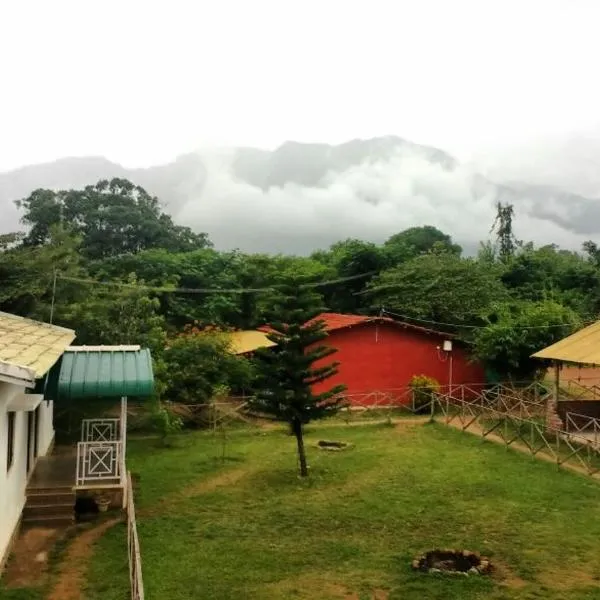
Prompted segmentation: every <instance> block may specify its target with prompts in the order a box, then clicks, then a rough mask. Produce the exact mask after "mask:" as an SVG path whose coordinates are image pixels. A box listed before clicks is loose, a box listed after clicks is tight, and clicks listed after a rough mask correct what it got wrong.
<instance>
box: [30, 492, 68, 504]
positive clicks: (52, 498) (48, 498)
mask: <svg viewBox="0 0 600 600" xmlns="http://www.w3.org/2000/svg"><path fill="white" fill-rule="evenodd" d="M69 503H70V504H71V505H72V506H75V494H74V493H73V492H60V491H59V492H45V493H42V494H40V493H34V494H32V493H31V492H28V493H27V502H26V506H39V505H47V504H69Z"/></svg>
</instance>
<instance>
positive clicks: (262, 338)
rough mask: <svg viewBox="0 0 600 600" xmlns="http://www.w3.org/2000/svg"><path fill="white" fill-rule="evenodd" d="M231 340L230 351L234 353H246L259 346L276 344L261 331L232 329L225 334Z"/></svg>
mask: <svg viewBox="0 0 600 600" xmlns="http://www.w3.org/2000/svg"><path fill="white" fill-rule="evenodd" d="M227 335H228V336H229V339H230V341H231V351H232V352H233V353H234V354H247V353H248V352H254V351H255V350H258V349H259V348H271V347H272V346H276V344H275V342H272V341H271V340H270V339H268V338H267V334H266V333H263V332H262V331H254V330H250V331H233V332H231V333H228V334H227Z"/></svg>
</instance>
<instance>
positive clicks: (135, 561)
mask: <svg viewBox="0 0 600 600" xmlns="http://www.w3.org/2000/svg"><path fill="white" fill-rule="evenodd" d="M125 493H126V495H127V549H128V556H129V582H130V586H131V600H144V579H143V577H142V555H141V553H140V540H139V538H138V532H137V522H136V519H135V504H134V502H133V486H132V485H131V473H130V472H129V471H128V472H127V487H126V489H125Z"/></svg>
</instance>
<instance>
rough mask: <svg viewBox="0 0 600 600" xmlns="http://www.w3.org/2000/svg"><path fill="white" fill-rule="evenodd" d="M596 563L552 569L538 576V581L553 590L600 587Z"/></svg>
mask: <svg viewBox="0 0 600 600" xmlns="http://www.w3.org/2000/svg"><path fill="white" fill-rule="evenodd" d="M597 573H598V567H597V565H596V563H590V564H589V565H588V566H587V568H584V567H579V568H566V567H565V568H561V569H552V570H551V571H548V572H547V573H544V574H543V575H541V576H540V577H538V581H539V582H540V583H541V584H542V585H544V586H546V587H548V588H550V589H553V590H563V591H565V592H566V591H569V590H570V591H574V590H578V589H585V588H590V587H596V588H600V581H599V580H598V579H597V577H596V575H597Z"/></svg>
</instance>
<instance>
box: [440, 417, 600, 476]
mask: <svg viewBox="0 0 600 600" xmlns="http://www.w3.org/2000/svg"><path fill="white" fill-rule="evenodd" d="M438 423H443V424H444V425H447V426H448V427H453V428H454V429H460V430H461V431H465V432H466V433H470V434H471V435H475V436H477V437H479V438H482V439H486V440H490V441H491V442H494V443H496V444H501V445H502V446H506V442H505V441H504V439H503V438H502V437H501V436H499V435H498V434H496V433H489V434H488V435H487V436H485V438H483V433H484V429H483V427H482V426H481V425H479V423H472V424H471V425H469V427H468V429H463V425H462V423H461V422H460V421H451V422H450V423H446V422H445V421H438ZM509 448H513V449H514V450H517V451H518V452H522V453H523V454H528V455H529V456H532V454H531V450H530V449H529V448H528V447H527V446H525V445H524V444H521V443H519V442H513V443H512V444H511V445H510V446H509ZM535 458H537V459H540V460H544V461H546V462H549V463H552V464H554V465H555V464H556V459H555V458H553V457H552V456H550V455H548V454H545V453H544V452H542V451H540V452H538V453H537V454H536V455H535ZM560 467H561V468H563V469H567V470H569V471H573V472H574V473H579V474H580V475H585V476H586V477H592V478H593V479H597V480H598V479H600V473H594V474H592V475H590V474H589V473H588V472H587V471H586V469H585V468H584V467H582V466H579V465H572V464H569V463H562V464H561V465H560Z"/></svg>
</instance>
